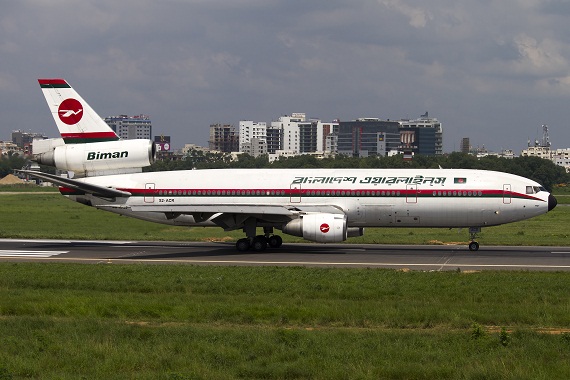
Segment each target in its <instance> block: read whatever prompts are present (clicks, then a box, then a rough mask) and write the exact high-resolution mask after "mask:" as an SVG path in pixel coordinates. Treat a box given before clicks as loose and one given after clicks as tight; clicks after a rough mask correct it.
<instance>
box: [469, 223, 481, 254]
mask: <svg viewBox="0 0 570 380" xmlns="http://www.w3.org/2000/svg"><path fill="white" fill-rule="evenodd" d="M480 233H481V227H469V238H470V240H471V243H469V250H470V251H472V252H475V251H478V250H479V243H477V242H476V241H475V239H477V235H478V234H480Z"/></svg>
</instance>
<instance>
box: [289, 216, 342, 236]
mask: <svg viewBox="0 0 570 380" xmlns="http://www.w3.org/2000/svg"><path fill="white" fill-rule="evenodd" d="M281 230H282V231H283V233H286V234H289V235H293V236H301V237H302V238H304V239H307V240H310V241H314V242H317V243H339V242H341V241H345V240H346V237H347V227H346V215H344V214H325V213H319V214H306V215H301V216H300V217H299V218H298V219H293V220H291V221H290V222H289V223H287V224H286V225H284V226H283V228H282V229H281Z"/></svg>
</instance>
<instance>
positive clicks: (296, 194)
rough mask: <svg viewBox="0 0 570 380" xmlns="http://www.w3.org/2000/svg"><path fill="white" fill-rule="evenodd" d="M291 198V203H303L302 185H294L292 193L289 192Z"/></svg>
mask: <svg viewBox="0 0 570 380" xmlns="http://www.w3.org/2000/svg"><path fill="white" fill-rule="evenodd" d="M289 197H290V198H291V203H301V184H300V183H292V184H291V191H290V192H289Z"/></svg>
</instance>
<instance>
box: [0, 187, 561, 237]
mask: <svg viewBox="0 0 570 380" xmlns="http://www.w3.org/2000/svg"><path fill="white" fill-rule="evenodd" d="M0 209H1V210H2V218H0V237H1V238H49V239H87V240H90V239H106V240H162V241H176V240H183V241H184V240H186V241H212V240H213V241H235V240H237V239H238V238H240V237H243V232H241V231H232V232H224V231H223V230H222V229H221V228H200V227H197V228H185V227H173V226H167V225H161V224H156V223H150V222H145V221H140V220H136V219H132V218H128V217H122V216H119V215H116V214H112V213H110V212H107V211H102V210H96V209H94V208H91V207H86V206H84V205H81V204H79V203H75V202H72V201H69V200H68V199H66V198H64V197H62V196H61V195H59V194H4V195H0ZM569 221H570V207H568V206H562V205H561V206H559V207H557V208H555V209H554V210H553V211H551V212H549V213H548V214H545V215H541V216H539V217H536V218H533V219H529V220H526V221H522V222H517V223H511V224H506V225H502V226H497V227H488V228H483V232H482V234H481V236H480V238H479V242H480V243H481V244H482V245H548V246H565V245H568V243H569V242H570V240H569V239H570V232H569V231H570V230H569V229H568V225H569ZM283 238H284V240H285V242H302V241H304V240H302V239H301V238H296V237H291V236H287V235H283ZM468 238H469V233H468V231H467V230H466V229H463V230H459V229H451V230H450V229H444V228H367V229H366V230H365V234H364V236H363V237H359V238H351V239H348V240H347V242H348V243H379V244H381V243H385V244H403V243H406V244H448V243H460V244H467V242H468V240H469V239H468Z"/></svg>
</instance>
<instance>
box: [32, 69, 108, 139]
mask: <svg viewBox="0 0 570 380" xmlns="http://www.w3.org/2000/svg"><path fill="white" fill-rule="evenodd" d="M38 82H39V84H40V87H41V88H42V92H43V94H44V96H45V98H46V101H47V103H48V106H49V109H50V111H51V114H52V116H53V118H54V120H55V123H56V124H57V128H58V129H59V133H60V134H61V137H62V138H63V140H64V141H65V143H66V144H82V143H90V142H101V141H115V140H119V136H117V134H116V133H115V131H113V129H111V127H109V126H108V125H107V123H105V121H104V120H103V119H102V118H101V117H100V116H99V115H98V114H97V113H96V112H95V111H94V110H93V108H91V107H90V106H89V104H88V103H87V102H86V101H85V100H83V98H82V97H81V96H80V95H79V94H78V93H77V92H76V91H75V90H74V89H73V88H72V87H71V86H70V85H69V84H68V83H67V82H66V81H65V80H64V79H38Z"/></svg>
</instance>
